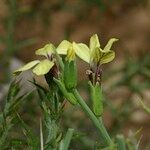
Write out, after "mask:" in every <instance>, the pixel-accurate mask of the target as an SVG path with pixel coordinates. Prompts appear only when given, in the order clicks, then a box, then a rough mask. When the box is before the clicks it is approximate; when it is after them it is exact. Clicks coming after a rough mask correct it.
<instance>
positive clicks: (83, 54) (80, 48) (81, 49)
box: [73, 42, 90, 63]
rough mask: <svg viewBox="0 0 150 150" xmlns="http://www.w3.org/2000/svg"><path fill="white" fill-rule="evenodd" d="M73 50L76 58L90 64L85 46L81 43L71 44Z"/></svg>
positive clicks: (88, 53)
mask: <svg viewBox="0 0 150 150" xmlns="http://www.w3.org/2000/svg"><path fill="white" fill-rule="evenodd" d="M73 49H74V50H75V53H76V55H77V56H78V57H80V58H81V59H82V60H84V61H85V62H87V63H89V62H90V50H89V48H88V47H87V45H85V44H83V43H79V44H77V43H75V42H73Z"/></svg>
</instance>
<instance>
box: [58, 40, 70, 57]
mask: <svg viewBox="0 0 150 150" xmlns="http://www.w3.org/2000/svg"><path fill="white" fill-rule="evenodd" d="M71 45H72V44H71V43H70V42H69V41H67V40H63V41H62V42H61V43H60V44H59V45H58V47H57V49H56V52H57V53H58V54H61V55H66V54H67V50H68V48H69V47H70V46H71Z"/></svg>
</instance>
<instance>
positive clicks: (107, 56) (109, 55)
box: [100, 50, 115, 64]
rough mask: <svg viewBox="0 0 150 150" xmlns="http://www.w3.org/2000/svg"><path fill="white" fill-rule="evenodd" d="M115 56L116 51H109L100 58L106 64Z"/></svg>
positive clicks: (101, 62)
mask: <svg viewBox="0 0 150 150" xmlns="http://www.w3.org/2000/svg"><path fill="white" fill-rule="evenodd" d="M114 58H115V52H114V51H111V50H110V51H109V52H107V53H103V54H102V56H101V59H100V64H105V63H109V62H111V61H112V60H113V59H114Z"/></svg>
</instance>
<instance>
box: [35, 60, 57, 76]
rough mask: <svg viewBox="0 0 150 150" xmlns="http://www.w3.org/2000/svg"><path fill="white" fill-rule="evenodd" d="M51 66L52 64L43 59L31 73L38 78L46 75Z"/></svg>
mask: <svg viewBox="0 0 150 150" xmlns="http://www.w3.org/2000/svg"><path fill="white" fill-rule="evenodd" d="M53 66H54V63H53V62H52V61H50V60H48V59H44V60H42V61H41V62H40V63H39V64H38V65H37V66H36V67H35V68H34V69H33V73H35V74H36V75H38V76H39V75H44V74H47V73H48V72H49V71H50V69H51V68H52V67H53Z"/></svg>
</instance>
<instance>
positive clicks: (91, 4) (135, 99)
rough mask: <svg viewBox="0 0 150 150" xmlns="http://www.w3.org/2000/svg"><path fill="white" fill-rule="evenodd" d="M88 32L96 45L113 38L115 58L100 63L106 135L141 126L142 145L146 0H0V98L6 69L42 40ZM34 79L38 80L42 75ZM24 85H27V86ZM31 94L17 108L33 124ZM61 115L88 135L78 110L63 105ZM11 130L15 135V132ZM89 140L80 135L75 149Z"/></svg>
mask: <svg viewBox="0 0 150 150" xmlns="http://www.w3.org/2000/svg"><path fill="white" fill-rule="evenodd" d="M94 33H97V34H98V36H99V39H100V42H101V45H102V47H104V46H105V44H106V43H107V41H108V40H109V39H110V38H112V37H115V38H118V39H119V42H117V43H115V44H114V47H113V49H114V51H115V52H116V58H115V60H114V61H113V62H111V63H110V64H108V65H104V66H103V89H104V95H105V96H104V97H105V100H106V101H105V107H106V109H105V113H104V121H105V124H106V126H107V128H108V130H109V132H110V133H111V134H112V135H115V134H116V133H124V134H125V136H126V137H127V136H128V135H130V133H131V131H132V132H133V133H135V132H136V131H138V130H139V129H141V130H140V133H139V135H138V136H139V139H140V147H141V148H142V149H143V150H144V149H145V150H148V149H150V141H149V139H150V118H149V115H148V114H147V113H145V112H144V110H143V109H142V107H141V106H140V102H139V99H142V100H143V102H144V103H145V104H146V105H147V106H150V50H149V48H150V1H149V0H132V1H131V0H120V1H118V0H45V1H44V0H43V1H39V0H0V103H2V104H3V100H4V99H5V96H6V94H7V90H8V86H9V84H10V82H11V80H12V71H13V70H15V69H16V68H18V67H19V66H21V65H22V64H24V63H27V62H28V61H30V60H33V59H34V58H35V55H34V51H35V50H36V49H38V48H41V47H43V46H44V45H45V44H47V43H48V42H52V43H54V44H55V46H57V45H58V44H59V43H60V42H61V40H63V39H68V40H70V41H76V42H85V43H86V44H88V42H89V38H90V36H91V35H92V34H94ZM78 63H79V64H80V65H79V71H78V74H79V85H78V86H79V87H78V88H79V89H80V91H81V94H82V95H83V96H84V97H85V98H87V100H88V94H87V93H88V88H87V76H86V73H85V72H86V70H87V69H88V65H87V64H85V63H83V62H80V61H78ZM29 78H30V79H31V78H32V76H31V74H29V73H27V74H25V75H24V77H23V80H24V81H23V83H25V84H29V83H27V80H28V79H29ZM35 78H37V77H35ZM37 80H38V82H39V83H42V84H43V79H42V78H37ZM24 88H25V89H26V91H28V90H29V88H32V87H29V88H26V86H24ZM36 99H37V96H36V95H34V96H33V95H32V96H29V97H28V100H27V101H28V103H24V105H23V106H22V108H21V110H20V112H21V114H22V117H23V118H24V120H25V121H26V123H28V125H30V126H31V127H33V128H34V127H36V123H37V118H39V116H40V109H39V107H38V104H37V102H36ZM87 102H88V103H90V101H87ZM33 106H34V107H33ZM68 106H69V105H68ZM1 110H2V108H1ZM68 112H71V113H68ZM68 114H72V115H71V116H68ZM64 118H65V119H66V120H67V121H66V122H65V123H64V127H69V126H71V127H74V128H76V129H77V130H79V131H81V132H82V131H83V132H84V131H85V132H87V134H88V135H90V137H92V138H93V140H94V138H95V129H93V126H92V125H91V123H90V121H89V120H87V119H86V117H85V116H84V114H82V112H80V111H79V110H75V109H73V108H71V107H70V106H69V107H66V109H65V112H64ZM65 119H64V120H65ZM33 124H34V125H33ZM37 126H39V125H38V123H37ZM85 126H86V128H85ZM14 133H16V134H15V135H16V137H17V136H18V135H17V132H15V131H14ZM87 141H88V142H87ZM76 142H77V141H75V143H76ZM90 142H91V141H90ZM90 142H89V139H84V140H83V139H82V141H78V144H79V145H81V147H80V148H81V149H83V148H82V146H83V145H84V146H83V147H87V148H86V149H88V148H89V147H90ZM91 145H92V144H91ZM74 148H75V149H77V148H78V147H76V146H74ZM89 149H90V148H89Z"/></svg>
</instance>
